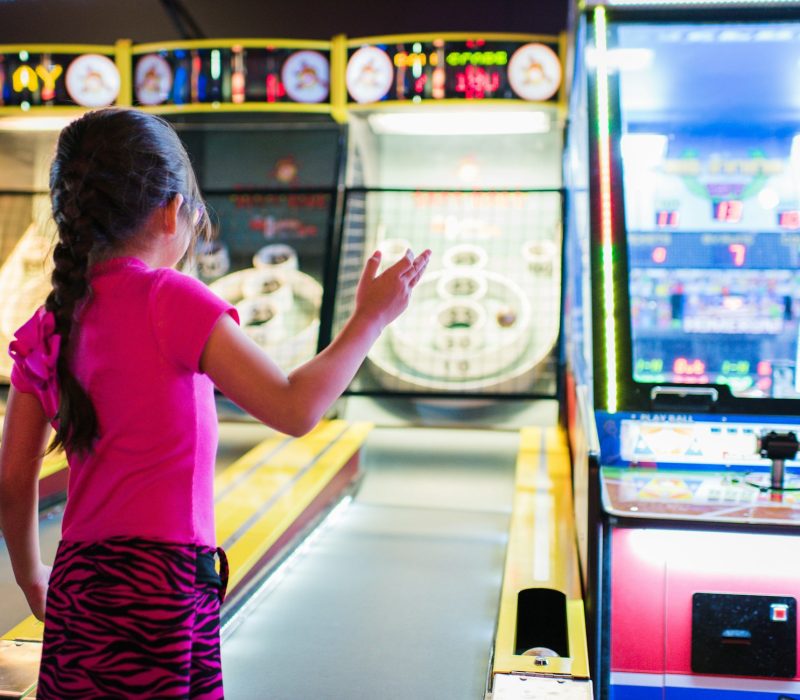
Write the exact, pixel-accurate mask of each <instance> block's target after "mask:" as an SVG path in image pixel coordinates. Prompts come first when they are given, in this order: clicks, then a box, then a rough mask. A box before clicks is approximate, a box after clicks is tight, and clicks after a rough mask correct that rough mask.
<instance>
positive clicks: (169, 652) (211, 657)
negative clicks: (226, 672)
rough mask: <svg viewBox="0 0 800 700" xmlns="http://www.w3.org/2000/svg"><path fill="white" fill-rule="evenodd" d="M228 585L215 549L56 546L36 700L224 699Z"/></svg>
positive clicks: (140, 543)
mask: <svg viewBox="0 0 800 700" xmlns="http://www.w3.org/2000/svg"><path fill="white" fill-rule="evenodd" d="M215 554H219V556H220V567H221V571H220V573H219V574H217V572H216V570H215V566H214V555H215ZM226 585H227V562H226V560H225V555H224V553H223V552H222V550H221V549H218V550H214V549H211V548H208V547H197V546H195V545H180V544H172V543H166V542H156V541H150V540H143V539H136V538H114V539H110V540H105V541H102V542H92V543H85V542H62V543H61V544H60V545H59V547H58V552H57V554H56V559H55V563H54V564H53V572H52V575H51V576H50V586H49V589H48V592H47V609H46V613H45V628H44V646H43V650H42V665H41V670H40V672H39V688H38V692H37V697H38V698H39V699H40V700H70V699H71V698H76V699H77V698H80V699H81V700H88V699H89V698H126V699H127V698H131V699H132V698H192V699H193V700H195V699H196V700H201V699H202V700H218V699H219V698H222V697H223V689H222V665H221V662H220V645H219V610H220V604H221V602H222V599H223V597H224V595H225V586H226Z"/></svg>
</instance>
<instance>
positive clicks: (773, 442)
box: [758, 430, 800, 491]
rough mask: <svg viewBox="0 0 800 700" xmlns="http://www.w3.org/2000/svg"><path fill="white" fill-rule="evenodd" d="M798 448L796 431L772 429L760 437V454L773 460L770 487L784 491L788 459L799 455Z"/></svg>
mask: <svg viewBox="0 0 800 700" xmlns="http://www.w3.org/2000/svg"><path fill="white" fill-rule="evenodd" d="M798 449H800V442H798V441H797V435H795V434H794V433H776V432H775V431H774V430H771V431H770V432H768V433H765V434H764V435H762V436H761V437H760V438H759V440H758V451H759V454H760V455H761V456H762V457H765V458H766V459H769V460H772V471H771V473H770V488H772V489H774V490H776V491H783V489H784V486H783V482H784V477H785V472H786V469H785V464H786V460H787V459H794V458H795V457H796V456H797V450H798Z"/></svg>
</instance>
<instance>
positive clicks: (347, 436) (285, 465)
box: [2, 420, 371, 641]
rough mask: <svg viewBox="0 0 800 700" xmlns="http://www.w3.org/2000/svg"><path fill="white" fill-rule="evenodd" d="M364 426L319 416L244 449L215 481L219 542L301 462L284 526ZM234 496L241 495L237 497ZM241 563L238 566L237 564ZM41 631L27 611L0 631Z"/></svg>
mask: <svg viewBox="0 0 800 700" xmlns="http://www.w3.org/2000/svg"><path fill="white" fill-rule="evenodd" d="M369 428H371V426H367V427H366V429H365V427H364V424H356V425H354V426H352V427H350V428H349V429H348V424H347V422H346V421H342V420H335V421H322V422H320V423H319V425H317V426H316V427H315V428H314V429H313V430H312V431H311V432H310V433H308V434H307V435H305V436H303V437H302V438H296V439H293V438H290V437H288V436H286V435H282V434H278V435H276V436H274V437H270V438H268V439H266V440H264V441H263V442H261V443H259V444H258V445H257V446H256V447H254V448H253V449H251V450H250V451H249V452H247V453H245V454H244V455H243V456H242V457H240V458H239V459H238V460H237V461H236V462H234V463H233V464H232V465H230V466H229V467H228V468H227V469H226V470H225V471H224V472H222V473H221V474H219V475H218V476H217V477H216V478H215V480H214V486H215V488H214V491H215V493H216V494H218V496H217V498H216V503H215V506H214V512H215V518H216V520H217V537H218V541H219V542H221V543H222V542H225V541H226V539H227V537H223V536H221V535H220V532H222V533H223V534H225V533H228V532H229V533H230V534H233V533H235V532H236V531H237V530H238V529H239V528H240V527H241V526H242V525H243V524H244V523H246V522H247V521H248V519H250V518H252V517H253V515H254V514H256V513H257V512H258V509H259V508H261V507H263V505H264V503H265V502H267V501H268V500H269V498H270V497H272V496H273V495H274V494H275V493H278V492H279V491H280V489H281V488H283V487H284V486H285V485H286V484H287V483H289V482H291V481H292V480H293V479H296V478H297V477H298V474H301V472H302V470H303V468H304V467H308V466H309V465H311V466H310V468H309V469H308V470H307V471H306V472H305V473H304V474H302V475H301V476H300V481H303V487H302V488H300V489H296V487H292V488H291V489H287V491H286V493H285V494H284V495H283V496H282V497H281V499H280V502H279V503H280V513H281V515H280V517H279V518H278V521H279V522H281V523H286V525H285V528H288V527H289V526H290V525H291V523H292V521H291V520H288V521H287V520H286V518H285V515H286V513H287V512H296V513H297V514H298V515H299V514H300V513H302V512H303V510H304V509H305V508H306V507H307V506H308V503H310V502H311V501H313V498H314V497H315V496H316V494H317V493H319V492H320V491H321V490H322V489H323V488H324V487H325V485H327V483H328V481H329V480H330V478H332V476H334V475H335V474H336V473H337V471H338V469H339V468H341V466H342V465H343V464H345V463H346V462H347V460H348V459H349V458H350V456H352V455H353V454H355V452H356V451H357V450H358V448H359V447H360V445H361V443H362V442H363V440H364V438H366V435H367V433H368V432H369ZM337 440H338V441H337ZM332 443H335V444H334V445H333V447H331V448H330V449H329V450H328V452H325V450H326V449H328V448H329V447H330V446H331V444H332ZM323 453H324V454H323ZM320 455H323V457H324V459H320ZM261 462H265V464H263V465H262V464H260V463H261ZM315 462H316V463H315ZM319 463H322V464H323V465H325V467H326V468H325V469H323V470H320V468H319ZM337 465H338V466H337ZM334 467H335V468H334ZM249 472H252V473H249ZM310 473H313V474H314V475H316V476H315V478H314V479H307V478H306V477H308V475H309V474H310ZM325 475H327V479H328V481H325V480H324V478H325ZM304 479H305V480H304ZM237 480H241V482H242V483H241V484H239V483H237ZM308 496H311V498H310V499H309V498H308ZM294 497H298V498H301V499H302V503H298V504H294V503H292V498H294ZM237 498H238V499H240V500H238V501H237ZM277 505H278V504H276V506H277ZM268 515H269V513H266V514H265V515H262V516H261V519H260V520H259V521H258V522H261V521H262V520H263V519H264V518H265V517H266V516H268ZM285 528H284V530H282V531H275V530H269V534H270V536H272V537H273V539H272V540H270V542H269V543H268V544H266V546H264V547H262V548H261V554H260V555H259V556H258V557H257V558H256V559H255V561H252V563H251V564H250V565H251V566H252V565H253V564H255V563H257V561H258V559H260V557H261V556H263V553H264V552H266V551H268V549H269V547H270V546H271V545H272V544H273V543H274V541H277V539H278V538H279V537H280V536H281V535H282V534H283V532H284V531H285ZM245 534H247V533H245ZM248 542H251V543H253V542H254V538H252V537H251V538H250V539H248ZM237 544H238V543H237ZM257 545H258V542H255V546H256V547H257ZM251 546H252V545H251ZM246 551H247V548H243V547H239V548H238V549H237V552H245V553H246ZM245 559H246V560H247V561H250V558H249V557H245ZM240 568H241V565H239V569H240ZM239 569H237V571H238V578H237V579H236V581H234V580H233V577H231V581H230V583H229V590H231V589H233V587H234V586H235V583H236V582H238V581H239V580H241V578H242V577H243V576H245V575H246V574H247V573H248V571H249V569H246V570H239ZM43 630H44V625H43V623H41V622H39V621H38V620H36V618H34V617H33V616H32V615H31V616H29V617H27V618H26V619H25V620H23V621H22V622H21V623H20V624H18V625H16V626H15V627H13V628H12V629H10V630H9V631H8V632H6V633H5V634H3V635H2V639H7V640H15V639H16V640H32V641H41V639H42V632H43Z"/></svg>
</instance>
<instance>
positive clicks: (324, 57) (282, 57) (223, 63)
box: [133, 45, 330, 106]
mask: <svg viewBox="0 0 800 700" xmlns="http://www.w3.org/2000/svg"><path fill="white" fill-rule="evenodd" d="M133 72H134V80H133V83H134V85H133V92H134V103H135V104H136V105H143V106H156V105H167V104H174V105H189V104H215V103H223V104H254V103H292V102H294V103H301V104H318V103H323V102H327V101H328V100H329V96H330V50H329V49H321V48H320V49H316V48H315V49H308V48H298V49H295V48H285V47H269V46H263V45H261V46H243V45H234V46H229V47H220V48H192V49H179V48H175V49H169V50H162V51H154V52H149V53H144V54H138V55H136V56H134V71H133Z"/></svg>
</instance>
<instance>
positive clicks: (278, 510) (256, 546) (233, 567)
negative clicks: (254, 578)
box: [227, 423, 372, 590]
mask: <svg viewBox="0 0 800 700" xmlns="http://www.w3.org/2000/svg"><path fill="white" fill-rule="evenodd" d="M370 430H372V425H371V424H369V423H356V424H353V425H352V426H350V428H348V429H347V431H346V432H345V433H344V434H343V435H342V436H341V437H340V438H339V440H337V441H336V443H335V444H333V445H331V447H330V448H329V449H328V450H327V451H326V452H325V453H324V454H323V455H322V456H321V457H320V458H319V459H318V460H317V461H316V462H315V463H314V464H313V466H312V467H311V468H310V469H308V470H307V471H305V472H304V473H303V474H302V475H301V476H300V477H299V478H298V479H297V480H296V481H295V482H294V483H293V485H292V486H291V488H290V489H287V491H286V492H285V493H283V494H282V495H281V496H280V498H279V499H277V500H276V502H275V503H274V504H273V506H272V507H271V508H270V509H269V510H268V511H267V512H266V513H264V514H263V515H262V516H261V517H259V519H258V520H257V521H256V522H254V523H253V524H252V525H251V526H250V527H249V528H248V529H247V531H246V532H244V533H243V534H242V536H241V537H240V538H239V539H238V540H236V542H234V543H233V544H232V545H231V546H230V547H229V548H228V552H227V554H228V562H229V564H230V578H229V582H228V587H229V589H230V590H232V589H234V588H235V587H236V586H237V585H238V584H239V583H240V582H241V581H242V579H243V578H244V577H245V576H246V575H247V574H248V572H249V571H250V569H251V568H252V567H253V566H255V565H256V564H257V563H258V562H259V560H260V559H261V558H262V557H263V556H264V555H265V554H266V553H267V552H268V551H269V549H270V548H271V547H272V546H273V545H274V544H275V543H276V542H277V541H278V539H279V538H280V537H281V535H283V533H285V532H286V531H287V530H288V529H289V527H290V526H291V525H292V523H294V522H295V521H296V520H297V518H298V517H299V516H300V515H301V514H302V513H303V511H305V509H306V508H308V506H309V505H310V504H311V503H312V502H313V501H314V499H315V498H316V497H317V496H318V495H319V494H320V493H322V491H323V490H324V489H325V487H326V486H327V485H328V484H329V483H330V481H331V479H332V478H333V477H334V476H335V475H336V474H337V473H338V472H339V470H340V469H341V468H342V467H343V466H344V465H345V464H347V462H348V461H349V460H350V459H351V458H352V457H353V456H354V455H355V454H356V452H357V451H358V450H359V448H360V447H361V445H362V444H363V442H364V440H365V439H366V437H367V435H368V434H369V432H370Z"/></svg>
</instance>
